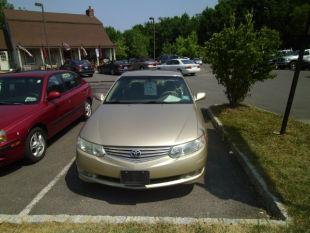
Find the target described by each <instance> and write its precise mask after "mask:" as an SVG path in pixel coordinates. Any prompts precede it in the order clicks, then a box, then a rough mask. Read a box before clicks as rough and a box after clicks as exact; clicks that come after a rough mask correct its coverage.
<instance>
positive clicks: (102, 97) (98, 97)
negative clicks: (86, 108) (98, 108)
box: [93, 93, 105, 103]
mask: <svg viewBox="0 0 310 233" xmlns="http://www.w3.org/2000/svg"><path fill="white" fill-rule="evenodd" d="M93 96H94V98H95V99H96V100H99V101H100V102H101V103H103V101H104V98H105V96H104V94H102V93H95V94H94V95H93Z"/></svg>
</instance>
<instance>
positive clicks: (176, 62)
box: [172, 60, 180, 65]
mask: <svg viewBox="0 0 310 233" xmlns="http://www.w3.org/2000/svg"><path fill="white" fill-rule="evenodd" d="M172 64H173V65H178V64H180V62H179V61H178V60H172Z"/></svg>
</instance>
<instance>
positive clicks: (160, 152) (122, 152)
mask: <svg viewBox="0 0 310 233" xmlns="http://www.w3.org/2000/svg"><path fill="white" fill-rule="evenodd" d="M170 149H171V147H170V146H165V147H110V146H105V147H104V150H105V152H106V153H107V155H109V156H113V157H118V158H122V159H126V160H131V161H134V162H145V161H148V160H153V159H157V158H159V157H164V156H168V155H169V152H170ZM138 151H139V152H141V153H139V152H138ZM133 152H136V154H135V153H133Z"/></svg>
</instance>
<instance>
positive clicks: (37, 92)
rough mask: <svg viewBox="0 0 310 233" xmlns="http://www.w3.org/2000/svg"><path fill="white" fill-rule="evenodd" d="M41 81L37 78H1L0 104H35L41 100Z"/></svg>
mask: <svg viewBox="0 0 310 233" xmlns="http://www.w3.org/2000/svg"><path fill="white" fill-rule="evenodd" d="M42 86H43V80H42V78H37V77H18V78H12V77H1V78H0V104H4V105H5V104H8V105H10V104H35V103H38V102H39V101H40V99H41V93H42Z"/></svg>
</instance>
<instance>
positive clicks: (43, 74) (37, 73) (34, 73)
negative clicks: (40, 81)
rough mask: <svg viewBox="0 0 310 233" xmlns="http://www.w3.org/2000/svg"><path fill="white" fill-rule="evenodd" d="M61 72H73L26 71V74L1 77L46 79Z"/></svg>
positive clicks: (11, 74) (10, 74) (7, 74)
mask: <svg viewBox="0 0 310 233" xmlns="http://www.w3.org/2000/svg"><path fill="white" fill-rule="evenodd" d="M61 72H71V71H67V70H52V71H45V70H38V71H25V72H18V73H6V74H2V75H0V78H1V77H12V78H18V77H20V78H25V77H38V78H44V77H49V76H50V75H52V74H57V73H61Z"/></svg>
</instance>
